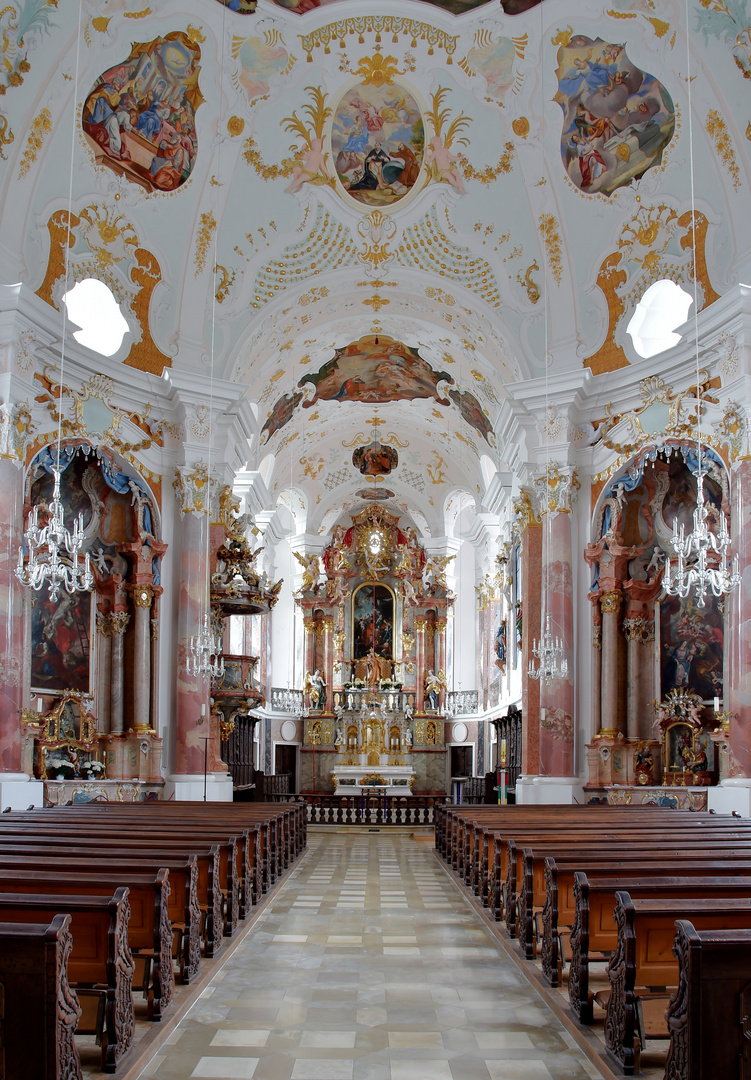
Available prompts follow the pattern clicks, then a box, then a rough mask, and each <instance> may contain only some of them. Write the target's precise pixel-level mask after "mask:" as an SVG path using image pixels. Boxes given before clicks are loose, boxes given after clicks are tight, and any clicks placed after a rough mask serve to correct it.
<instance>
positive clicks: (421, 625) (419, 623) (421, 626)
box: [415, 619, 428, 634]
mask: <svg viewBox="0 0 751 1080" xmlns="http://www.w3.org/2000/svg"><path fill="white" fill-rule="evenodd" d="M427 629H428V620H427V619H415V630H416V631H417V633H418V634H424V633H425V631H426V630H427Z"/></svg>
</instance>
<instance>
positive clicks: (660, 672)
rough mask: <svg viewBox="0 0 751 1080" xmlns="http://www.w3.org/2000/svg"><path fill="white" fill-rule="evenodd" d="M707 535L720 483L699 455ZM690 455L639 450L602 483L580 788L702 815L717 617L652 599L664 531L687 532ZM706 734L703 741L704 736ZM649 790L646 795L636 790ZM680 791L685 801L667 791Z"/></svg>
mask: <svg viewBox="0 0 751 1080" xmlns="http://www.w3.org/2000/svg"><path fill="white" fill-rule="evenodd" d="M702 464H703V468H704V472H705V481H704V494H705V498H706V500H707V503H708V507H709V513H710V519H709V520H710V527H716V525H717V522H718V520H719V514H720V513H721V512H723V513H725V514H726V515H727V514H729V507H728V479H727V472H726V470H725V467H724V465H723V462H722V461H721V460H720V458H719V457H718V456H717V455H716V454H715V453H714V451H712V450H711V449H710V448H704V449H703V451H702ZM697 467H698V462H697V453H696V447H695V445H691V446H686V445H678V444H668V445H667V446H666V447H663V448H660V449H659V450H657V449H653V450H651V451H647V452H645V453H644V454H642V456H641V457H640V458H639V459H638V460H637V461H635V462H634V463H633V464H632V465H631V466H630V467H629V468H628V469H626V470H625V471H623V472H622V473H620V474H619V476H618V477H616V478H615V479H614V480H611V481H610V482H609V483H608V485H607V487H606V488H605V491H604V492H603V496H602V497H601V499H600V501H599V504H598V509H597V511H596V514H595V522H594V526H595V527H594V532H595V536H596V539H595V540H594V541H593V542H592V543H591V544H589V545H588V547H587V549H586V552H585V558H586V560H587V562H588V563H589V565H590V567H591V570H592V580H591V585H590V592H589V598H590V601H591V602H592V649H593V671H594V680H593V682H594V702H593V705H594V709H593V712H594V718H595V730H596V731H597V734H596V735H595V739H594V741H593V742H592V743H591V744H589V746H588V747H587V763H588V768H589V777H588V789H589V791H590V795H591V796H594V797H597V795H596V792H595V790H594V789H598V788H599V789H610V791H611V794H610V796H608V795H607V791H606V792H605V793H604V794H602V795H601V797H603V798H605V797H609V798H610V800H611V801H613V797H614V796H613V789H614V788H622V787H624V786H625V787H627V788H628V787H637V788H642V789H645V790H643V791H642V793H641V794H640V795H638V796H637V795H635V794H634V793H633V792H625V793H620V794H618V793H617V792H616V795H617V796H618V798H617V801H627V802H631V801H633V800H634V799H635V798H636V799H637V800H638V801H640V802H642V801H658V802H659V801H667V802H668V803H671V804H673V805H692V806H695V807H696V808H700V807H702V806H704V805H706V793H704V792H702V791H701V790H699V791H693V792H692V791H691V789H697V788H698V789H701V788H703V787H706V786H707V785H709V784H715V783H717V782H718V780H719V779H720V778H721V777H720V762H719V760H718V755H717V754H716V752H715V750H716V747H715V741H717V740H718V737H719V736H718V733H719V732H720V727H718V725H721V722H722V714H721V713H720V702H721V701H722V694H723V635H724V606H723V601H722V599H717V598H715V597H712V596H709V597H707V600H706V606H705V607H704V608H703V609H699V608H698V606H697V603H696V600H695V599H694V598H693V597H692V596H689V597H687V598H685V599H681V598H679V597H672V596H667V597H664V598H662V599H660V595H661V592H662V579H663V576H664V572H665V564H666V558H667V556H668V555H669V554H671V553H672V551H673V549H672V546H671V544H670V538H671V536H672V534H673V522H674V520H676V519H677V521H678V525H679V526H680V525H681V524H682V525H683V526H684V528H685V530H686V533H688V532H689V531H690V530H691V529H692V527H693V519H692V515H693V511H694V509H695V506H696V470H697ZM713 732H715V740H713V737H712V734H713ZM646 789H650V790H646ZM677 789H688V790H683V791H680V790H677Z"/></svg>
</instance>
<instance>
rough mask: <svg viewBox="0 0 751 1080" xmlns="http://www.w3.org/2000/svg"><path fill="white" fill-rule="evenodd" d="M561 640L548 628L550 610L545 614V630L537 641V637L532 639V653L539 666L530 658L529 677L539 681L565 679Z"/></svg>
mask: <svg viewBox="0 0 751 1080" xmlns="http://www.w3.org/2000/svg"><path fill="white" fill-rule="evenodd" d="M563 651H564V650H563V641H562V640H561V638H559V637H555V638H554V637H553V632H552V630H551V629H550V612H548V613H547V614H546V616H545V630H544V632H543V635H542V637H541V638H540V640H539V642H538V641H537V638H534V639H533V641H532V655H533V656H534V657H535V659H537V660H539V662H540V663H539V666H538V667H535V661H534V660H530V662H529V667H528V669H527V674H528V675H529V677H530V679H539V680H540V682H543V683H548V682H552V680H553V679H565V678H567V676H568V660H567V659H566V657H565V656H564V655H563Z"/></svg>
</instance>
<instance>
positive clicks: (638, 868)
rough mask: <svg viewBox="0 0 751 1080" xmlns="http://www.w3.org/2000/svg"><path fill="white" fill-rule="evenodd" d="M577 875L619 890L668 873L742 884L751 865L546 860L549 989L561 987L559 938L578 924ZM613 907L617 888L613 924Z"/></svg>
mask: <svg viewBox="0 0 751 1080" xmlns="http://www.w3.org/2000/svg"><path fill="white" fill-rule="evenodd" d="M577 873H581V874H582V875H583V877H582V880H587V881H588V882H589V883H590V885H592V884H594V883H597V884H598V886H599V883H600V881H603V882H604V883H608V884H609V883H613V882H615V883H616V887H621V888H628V887H629V884H625V883H630V882H631V881H633V880H638V881H643V882H644V883H645V884H648V883H649V882H650V881H651V880H652V879H656V880H658V881H659V880H660V879H662V878H664V877H665V876H666V874H667V873H670V874H671V876H681V877H683V876H685V877H690V878H692V879H693V880H701V881H711V880H713V879H714V878H715V877H717V876H718V874H719V875H721V878H722V880H727V879H728V878H730V879H732V880H733V881H738V883H741V882H742V881H744V880H746V879H747V878H748V877H749V876H751V865H749V862H748V860H747V859H744V858H741V860H740V861H738V860H737V859H733V860H730V861H729V862H728V861H723V865H722V867H721V868H719V867H715V866H713V865H712V863H711V860H710V861H707V860H706V859H701V860H698V861H696V860H695V861H694V862H693V863H691V864H687V863H686V862H685V861H683V862H681V863H678V864H673V863H669V862H668V861H667V860H665V861H662V862H660V863H658V864H656V865H655V864H645V863H644V862H637V863H630V864H624V862H623V860H621V859H618V858H617V857H614V858H613V860H611V861H610V862H602V861H601V860H599V859H598V860H596V861H594V862H592V861H587V860H586V859H584V858H583V857H582V856H576V855H573V856H569V857H563V858H561V857H560V856H559V857H558V858H554V857H553V856H550V855H549V856H547V857H546V859H545V902H544V906H543V910H542V914H541V919H540V921H541V922H542V942H541V945H540V957H541V960H542V973H543V975H544V977H545V979H546V980H547V982H548V983H549V984H550V986H559V985H560V974H561V967H562V965H563V958H562V956H561V953H560V942H559V939H560V937H561V936H563V935H565V936H569V935H570V934H571V932H572V929H573V927H574V925H575V923H576V912H577V906H578V904H579V896H580V893H579V892H575V884H576V875H577ZM618 882H624V884H622V885H620V886H619V885H618ZM614 908H615V889H614V890H613V903H612V905H611V911H610V912H609V915H610V917H611V921H612V911H613V909H614ZM598 917H599V916H598ZM613 925H614V924H613Z"/></svg>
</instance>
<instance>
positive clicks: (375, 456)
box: [352, 442, 399, 476]
mask: <svg viewBox="0 0 751 1080" xmlns="http://www.w3.org/2000/svg"><path fill="white" fill-rule="evenodd" d="M352 464H353V465H354V466H355V468H356V469H359V470H360V473H361V474H362V475H363V476H388V474H389V473H390V472H391V470H392V469H395V468H396V467H397V465H398V464H399V454H398V453H397V451H396V450H395V449H394V447H393V446H385V445H383V444H382V443H379V442H372V443H370V445H369V446H358V447H357V449H356V450H354V451H353V453H352Z"/></svg>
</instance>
